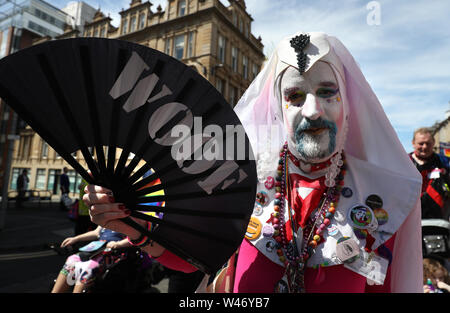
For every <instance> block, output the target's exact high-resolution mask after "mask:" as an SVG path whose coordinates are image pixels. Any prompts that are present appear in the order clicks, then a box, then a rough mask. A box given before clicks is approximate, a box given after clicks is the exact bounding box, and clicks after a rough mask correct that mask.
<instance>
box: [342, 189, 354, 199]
mask: <svg viewBox="0 0 450 313" xmlns="http://www.w3.org/2000/svg"><path fill="white" fill-rule="evenodd" d="M341 195H342V196H343V197H345V198H350V197H351V196H353V191H352V190H351V189H350V188H349V187H344V188H342V190H341Z"/></svg>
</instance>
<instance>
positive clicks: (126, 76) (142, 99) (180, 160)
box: [109, 52, 254, 193]
mask: <svg viewBox="0 0 450 313" xmlns="http://www.w3.org/2000/svg"><path fill="white" fill-rule="evenodd" d="M149 69H150V67H149V66H148V65H147V64H146V62H145V61H144V60H143V59H142V58H141V57H140V56H139V54H138V53H136V52H133V53H132V55H131V57H130V59H129V60H128V62H127V64H126V65H125V67H124V68H123V70H122V72H121V73H120V75H119V77H118V78H117V80H116V81H115V83H114V84H113V86H112V88H111V90H110V92H109V94H110V96H111V97H112V98H113V99H117V98H119V97H121V96H123V95H125V94H129V95H128V98H127V99H126V100H125V102H124V104H123V106H122V108H123V110H124V111H125V112H127V113H130V112H132V111H134V110H136V109H138V108H141V107H142V106H144V105H153V104H154V103H155V102H156V101H157V100H160V99H164V98H165V97H167V98H168V99H169V98H170V97H168V96H171V95H172V94H173V91H172V89H171V88H169V87H168V86H167V85H166V84H164V83H162V82H160V78H159V76H158V75H157V74H156V73H149V74H148V75H147V76H145V77H144V78H141V76H142V74H143V73H145V71H148V70H149ZM158 83H160V84H159V85H162V86H161V90H160V91H159V92H158V93H156V94H155V93H154V90H155V87H156V86H157V84H158ZM152 94H154V95H153V96H151V95H152ZM161 103H163V104H162V105H161ZM230 110H231V108H230ZM179 116H183V117H182V118H181V119H180V118H179ZM177 118H178V119H177ZM174 120H176V122H175V125H174ZM205 124H206V123H205ZM148 135H149V136H150V138H151V139H152V140H153V141H154V142H155V143H157V144H159V145H162V146H168V147H171V156H172V158H173V159H174V160H175V161H176V162H177V165H178V167H179V168H180V169H181V170H183V171H184V172H185V173H188V174H199V173H202V172H205V171H207V170H209V169H210V168H212V167H213V165H214V164H215V163H216V161H225V162H222V165H221V166H220V167H218V168H217V170H216V171H214V172H213V173H212V174H211V175H210V176H209V177H207V178H206V179H205V180H204V181H201V182H199V185H200V186H201V187H202V188H203V189H204V190H205V191H206V192H207V193H211V192H212V190H213V189H214V188H216V187H221V189H225V188H226V187H227V186H229V185H230V184H232V183H233V182H237V183H239V182H241V181H242V180H244V179H245V178H246V177H247V174H246V173H245V171H243V170H242V169H241V168H239V166H238V164H237V163H236V161H240V160H253V159H254V158H253V153H252V150H251V148H250V147H249V144H248V143H246V142H248V141H246V134H245V130H244V128H243V126H242V125H241V124H237V125H216V124H211V123H209V124H206V125H205V127H204V120H203V117H202V116H194V115H193V112H192V110H191V109H190V108H189V107H188V106H186V105H185V104H184V103H182V102H180V101H179V102H176V101H174V102H167V103H164V102H163V101H158V108H157V109H156V110H155V111H154V112H153V113H151V115H150V117H149V120H148ZM233 173H237V174H238V175H233V176H236V179H234V180H230V179H227V178H228V177H229V176H230V175H231V174H233Z"/></svg>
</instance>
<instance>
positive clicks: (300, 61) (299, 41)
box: [290, 34, 310, 74]
mask: <svg viewBox="0 0 450 313" xmlns="http://www.w3.org/2000/svg"><path fill="white" fill-rule="evenodd" d="M309 39H310V36H309V35H304V34H301V35H298V36H295V37H294V38H292V39H291V41H290V43H291V47H292V48H294V49H295V52H297V65H298V70H299V71H300V74H303V73H304V72H305V68H306V53H304V52H303V50H304V49H305V48H306V46H307V45H308V44H309Z"/></svg>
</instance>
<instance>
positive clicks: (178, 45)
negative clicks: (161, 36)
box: [174, 35, 184, 60]
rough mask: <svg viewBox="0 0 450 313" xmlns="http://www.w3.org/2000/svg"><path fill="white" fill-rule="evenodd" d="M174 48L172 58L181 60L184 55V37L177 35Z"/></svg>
mask: <svg viewBox="0 0 450 313" xmlns="http://www.w3.org/2000/svg"><path fill="white" fill-rule="evenodd" d="M174 48H175V53H174V57H175V58H176V59H178V60H181V59H182V58H183V54H184V35H178V36H176V37H175V41H174Z"/></svg>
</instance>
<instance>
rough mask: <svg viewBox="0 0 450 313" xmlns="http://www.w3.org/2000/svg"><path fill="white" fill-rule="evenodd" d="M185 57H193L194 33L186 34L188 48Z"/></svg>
mask: <svg viewBox="0 0 450 313" xmlns="http://www.w3.org/2000/svg"><path fill="white" fill-rule="evenodd" d="M187 54H188V55H187V57H188V58H191V57H193V56H194V32H190V33H189V34H188V48H187Z"/></svg>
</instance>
